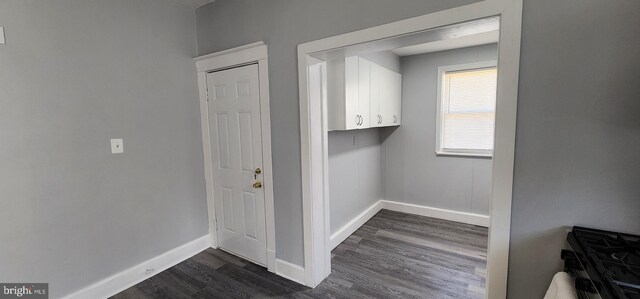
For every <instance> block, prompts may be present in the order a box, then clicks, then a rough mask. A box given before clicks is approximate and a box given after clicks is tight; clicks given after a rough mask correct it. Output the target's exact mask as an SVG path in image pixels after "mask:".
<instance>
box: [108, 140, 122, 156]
mask: <svg viewBox="0 0 640 299" xmlns="http://www.w3.org/2000/svg"><path fill="white" fill-rule="evenodd" d="M111 153H112V154H122V153H124V141H123V140H122V139H111Z"/></svg>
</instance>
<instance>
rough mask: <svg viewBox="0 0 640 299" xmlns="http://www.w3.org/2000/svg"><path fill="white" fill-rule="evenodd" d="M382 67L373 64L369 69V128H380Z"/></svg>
mask: <svg viewBox="0 0 640 299" xmlns="http://www.w3.org/2000/svg"><path fill="white" fill-rule="evenodd" d="M381 68H382V67H381V66H379V65H377V64H375V63H371V66H370V68H369V71H370V73H369V83H370V84H369V127H372V128H373V127H379V126H380V121H381V115H380V84H381V81H382V78H381V76H382V70H381Z"/></svg>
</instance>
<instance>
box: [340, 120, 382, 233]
mask: <svg viewBox="0 0 640 299" xmlns="http://www.w3.org/2000/svg"><path fill="white" fill-rule="evenodd" d="M354 137H355V140H356V142H355V144H354ZM382 198H383V195H382V140H381V139H380V130H379V129H365V130H351V131H332V132H329V208H330V213H329V215H330V216H331V220H330V226H331V233H332V234H333V233H335V232H336V231H337V230H339V229H340V228H342V227H343V226H344V225H345V224H347V223H348V222H349V221H351V220H352V219H353V218H354V217H356V216H358V215H359V214H360V213H362V212H363V211H364V210H366V209H367V208H368V207H370V206H371V205H372V204H374V203H375V202H377V201H378V200H380V199H382Z"/></svg>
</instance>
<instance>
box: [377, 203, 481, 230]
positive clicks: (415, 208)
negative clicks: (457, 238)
mask: <svg viewBox="0 0 640 299" xmlns="http://www.w3.org/2000/svg"><path fill="white" fill-rule="evenodd" d="M382 208H383V209H387V210H391V211H397V212H403V213H408V214H415V215H420V216H427V217H433V218H438V219H444V220H450V221H455V222H461V223H466V224H473V225H478V226H484V227H489V223H490V220H489V216H486V215H480V214H474V213H467V212H458V211H453V210H447V209H440V208H432V207H427V206H421V205H415V204H410V203H403V202H397V201H389V200H382Z"/></svg>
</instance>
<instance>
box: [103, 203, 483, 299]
mask: <svg viewBox="0 0 640 299" xmlns="http://www.w3.org/2000/svg"><path fill="white" fill-rule="evenodd" d="M486 248H487V229H486V228H483V227H479V226H474V225H468V224H462V223H457V222H451V221H446V220H440V219H435V218H429V217H423V216H416V215H410V214H405V213H399V212H394V211H388V210H382V211H380V212H379V213H378V214H376V215H375V216H374V217H373V218H371V220H369V221H368V222H367V223H365V224H364V225H363V226H362V227H361V228H360V229H358V230H357V231H356V232H355V233H354V234H353V235H351V236H350V237H349V238H347V240H345V241H344V242H343V243H342V244H340V245H339V246H338V247H336V249H334V250H333V252H332V260H331V261H332V263H331V265H332V271H331V275H330V276H329V277H328V278H327V279H325V280H324V281H323V282H322V283H321V284H320V285H319V286H318V287H316V288H315V289H311V288H307V287H304V286H301V285H299V284H297V283H295V282H291V281H288V280H286V279H284V278H282V277H280V276H277V275H275V274H273V273H270V272H268V271H267V270H266V269H265V268H262V267H260V266H256V265H254V264H252V263H250V262H247V261H245V260H243V259H241V258H238V257H235V256H233V255H230V254H228V253H226V252H224V251H221V250H216V249H211V248H210V249H207V250H205V251H203V252H201V253H199V254H197V255H196V256H194V257H192V258H190V259H188V260H186V261H184V262H182V263H180V264H178V265H176V266H174V267H172V268H169V269H167V270H165V271H163V272H161V273H159V274H158V275H156V276H153V277H151V278H149V279H147V280H145V281H143V282H141V283H139V284H137V285H135V286H133V287H131V288H129V289H127V290H125V291H123V292H121V293H119V294H117V295H115V296H114V297H112V298H116V299H119V298H271V297H274V298H443V299H444V298H456V299H458V298H483V297H484V291H485V276H486V256H487V254H486Z"/></svg>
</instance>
